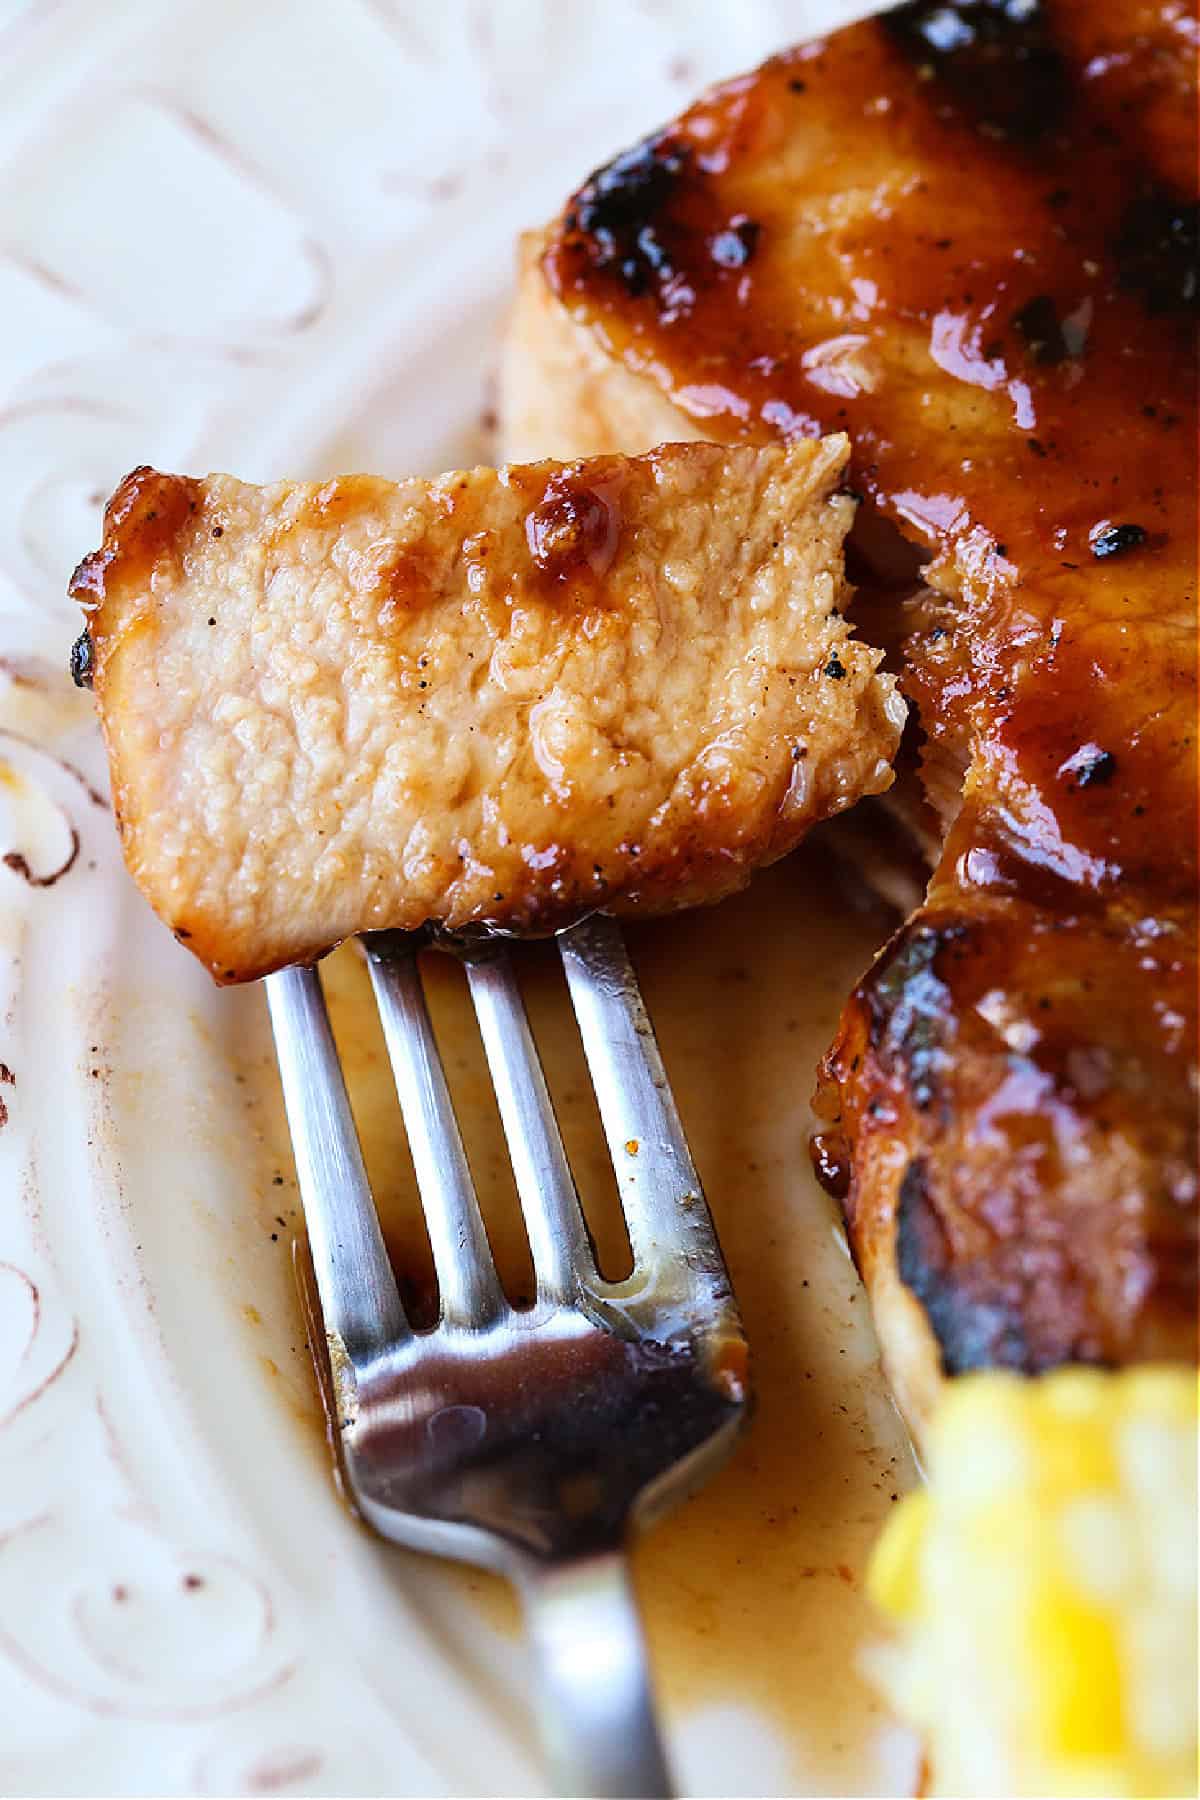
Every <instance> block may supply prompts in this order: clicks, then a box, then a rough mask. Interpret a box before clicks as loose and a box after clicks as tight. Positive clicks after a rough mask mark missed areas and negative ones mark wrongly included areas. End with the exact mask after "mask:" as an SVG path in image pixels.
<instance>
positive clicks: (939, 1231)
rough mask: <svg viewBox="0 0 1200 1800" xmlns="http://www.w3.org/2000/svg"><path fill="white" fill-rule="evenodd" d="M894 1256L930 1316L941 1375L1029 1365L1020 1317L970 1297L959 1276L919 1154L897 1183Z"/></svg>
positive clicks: (926, 1313) (1029, 1358)
mask: <svg viewBox="0 0 1200 1800" xmlns="http://www.w3.org/2000/svg"><path fill="white" fill-rule="evenodd" d="M896 1260H897V1265H898V1267H899V1271H900V1279H901V1281H902V1282H903V1283H904V1285H905V1287H906V1288H908V1289H909V1291H910V1293H912V1294H913V1296H914V1297H915V1298H916V1299H917V1300H918V1301H919V1302H920V1304H921V1306H922V1307H923V1309H924V1311H925V1315H926V1317H927V1318H928V1320H929V1324H930V1327H931V1329H932V1331H933V1335H934V1337H935V1338H936V1339H937V1343H938V1349H939V1351H940V1353H941V1360H942V1369H943V1371H944V1373H945V1374H947V1375H962V1374H965V1373H966V1371H967V1370H969V1369H986V1368H1006V1369H1025V1370H1027V1369H1030V1368H1031V1366H1032V1358H1031V1355H1030V1350H1029V1345H1028V1343H1027V1342H1026V1339H1025V1334H1024V1331H1023V1330H1022V1327H1021V1322H1020V1320H1019V1319H1017V1318H1015V1317H1013V1316H1012V1315H1011V1313H1008V1312H1006V1311H1005V1310H1004V1309H1003V1308H1002V1307H999V1306H996V1305H994V1304H992V1303H990V1302H987V1301H982V1300H979V1299H977V1298H975V1297H973V1296H972V1294H971V1293H970V1292H969V1291H968V1289H967V1288H966V1286H965V1285H964V1284H963V1283H962V1282H961V1281H960V1280H959V1279H958V1278H957V1275H956V1272H955V1269H954V1267H953V1253H952V1250H951V1246H950V1244H949V1242H948V1241H947V1238H946V1233H945V1231H944V1230H943V1228H942V1223H941V1220H940V1219H939V1218H938V1215H937V1212H936V1210H935V1208H934V1206H933V1203H932V1202H931V1200H930V1197H929V1192H928V1186H927V1171H926V1166H925V1163H924V1161H923V1160H922V1159H921V1158H919V1157H914V1158H913V1160H912V1161H911V1162H910V1163H909V1165H908V1167H907V1168H906V1169H905V1171H904V1176H903V1178H902V1180H901V1183H900V1198H899V1204H898V1207H897V1211H896Z"/></svg>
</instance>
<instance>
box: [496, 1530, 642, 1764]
mask: <svg viewBox="0 0 1200 1800" xmlns="http://www.w3.org/2000/svg"><path fill="white" fill-rule="evenodd" d="M520 1587H521V1597H522V1600H523V1602H524V1607H525V1619H526V1625H527V1628H528V1631H529V1636H530V1640H531V1642H532V1645H533V1653H534V1660H535V1664H536V1669H537V1678H538V1707H539V1715H540V1722H541V1731H542V1742H543V1744H544V1746H545V1750H546V1755H547V1758H548V1760H549V1763H550V1771H551V1775H552V1777H553V1780H554V1792H555V1794H556V1795H561V1796H564V1797H566V1796H585V1797H588V1800H665V1797H669V1796H670V1795H672V1794H673V1793H674V1791H675V1790H674V1788H673V1787H672V1785H671V1777H670V1775H669V1773H668V1771H667V1763H666V1757H665V1755H664V1754H663V1747H662V1740H661V1739H660V1737H659V1734H658V1726H657V1724H656V1722H655V1717H654V1698H653V1691H652V1688H651V1684H650V1669H649V1664H648V1662H647V1659H646V1645H645V1640H644V1638H643V1636H642V1626H641V1621H640V1619H639V1618H638V1610H637V1602H636V1601H635V1599H634V1597H633V1589H632V1587H631V1586H630V1581H629V1571H628V1568H627V1566H626V1561H625V1557H624V1555H623V1554H622V1552H621V1551H619V1550H611V1551H605V1552H602V1553H600V1554H596V1555H592V1556H583V1557H576V1558H572V1559H570V1560H568V1561H564V1562H557V1563H549V1564H537V1565H534V1566H531V1567H528V1568H526V1569H525V1570H523V1571H522V1575H521V1579H520Z"/></svg>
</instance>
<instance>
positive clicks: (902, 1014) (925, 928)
mask: <svg viewBox="0 0 1200 1800" xmlns="http://www.w3.org/2000/svg"><path fill="white" fill-rule="evenodd" d="M968 935H969V934H968V931H967V927H966V926H965V925H917V926H915V927H913V928H912V929H911V930H910V931H909V932H907V933H902V934H901V936H900V938H899V940H898V941H897V942H896V943H895V945H894V947H893V949H892V951H891V952H890V953H888V954H887V955H885V957H884V958H883V959H882V961H881V962H880V964H879V965H877V967H876V969H875V970H874V971H873V972H872V974H871V975H870V976H869V977H868V979H867V981H866V982H865V984H864V987H863V990H862V991H863V994H864V997H865V999H866V1002H867V1013H868V1020H869V1035H870V1042H871V1047H872V1049H874V1050H876V1051H878V1052H879V1055H880V1057H881V1059H882V1060H884V1061H885V1062H887V1063H891V1064H893V1065H897V1064H898V1065H900V1072H901V1073H902V1075H903V1078H904V1081H905V1083H906V1085H907V1088H908V1092H909V1095H910V1097H911V1099H912V1103H913V1105H914V1106H915V1107H917V1109H918V1110H919V1111H922V1112H924V1111H926V1110H927V1109H928V1108H929V1107H931V1106H932V1105H933V1103H934V1101H935V1100H936V1099H937V1097H938V1093H939V1090H940V1086H941V1079H942V1076H943V1074H944V1073H945V1072H946V1069H947V1066H948V1064H949V1060H950V1056H949V1051H948V1049H947V1047H946V1043H945V1038H946V1034H947V1021H948V1020H949V1019H950V1017H951V1015H952V1008H951V1005H950V999H949V995H948V993H947V990H946V984H945V982H944V981H943V980H942V978H941V976H940V974H939V973H938V971H937V967H936V964H937V961H938V958H939V956H940V955H941V954H942V953H943V952H944V951H946V950H951V951H953V952H955V953H957V954H959V955H961V954H963V952H964V949H965V943H966V940H967V938H968Z"/></svg>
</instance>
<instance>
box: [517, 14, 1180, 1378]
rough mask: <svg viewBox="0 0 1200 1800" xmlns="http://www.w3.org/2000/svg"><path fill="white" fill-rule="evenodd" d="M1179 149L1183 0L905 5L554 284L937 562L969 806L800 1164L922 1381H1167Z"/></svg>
mask: <svg viewBox="0 0 1200 1800" xmlns="http://www.w3.org/2000/svg"><path fill="white" fill-rule="evenodd" d="M1194 133H1195V22H1194V19H1193V18H1192V16H1191V15H1190V14H1189V13H1188V12H1185V11H1184V9H1183V8H1182V7H1180V6H1178V5H1175V4H1173V3H1170V0H1168V3H1167V4H1161V5H1157V6H1155V5H1144V4H1143V5H1138V4H1130V3H1127V0H1121V3H1120V4H1119V5H1118V4H1106V5H1104V6H1098V5H1095V4H1091V3H1085V0H1063V3H1061V4H1057V5H1054V6H1048V7H1046V8H1044V9H1041V10H1038V9H1034V10H1032V11H1030V10H1029V9H1025V8H1020V9H1018V8H1016V7H1012V8H1008V7H1001V6H988V7H985V6H972V5H963V6H960V7H958V8H952V7H945V6H936V7H935V6H908V7H903V8H901V9H900V10H899V11H898V12H895V13H892V14H890V15H887V16H885V17H884V18H882V19H880V20H873V21H869V22H867V23H865V24H863V25H861V26H856V27H853V28H851V29H850V30H848V31H845V32H842V33H840V34H838V35H836V36H834V37H831V38H828V39H826V40H823V41H819V42H816V43H813V44H810V45H807V46H803V47H801V48H800V49H797V50H795V51H793V52H790V53H789V54H787V55H785V56H782V57H780V58H777V59H776V60H774V61H773V62H771V63H769V64H767V65H766V66H765V67H764V68H763V69H762V70H760V71H759V72H758V73H756V74H753V75H750V76H748V77H746V78H744V79H742V80H739V81H734V82H732V83H730V84H728V85H727V86H726V87H724V88H723V89H720V90H717V91H715V92H714V93H713V94H712V95H711V96H709V97H707V98H706V99H703V100H701V101H700V102H699V103H698V104H697V105H696V106H695V107H693V108H692V109H691V111H690V112H688V113H687V114H685V115H684V117H683V118H682V119H681V120H680V121H679V122H678V123H677V124H675V125H672V126H670V127H668V128H667V129H666V130H665V131H664V132H662V133H660V134H658V135H657V136H656V137H654V138H652V139H650V140H647V142H646V143H645V144H643V145H641V146H639V147H637V148H636V149H635V150H634V151H632V152H629V153H627V154H626V155H625V156H624V157H622V158H618V159H617V160H616V161H615V162H614V163H613V164H610V165H609V167H608V168H607V169H606V170H603V171H600V172H599V173H598V174H597V175H596V176H594V177H593V178H592V179H591V180H590V181H589V182H588V183H587V184H586V185H585V186H584V187H583V188H582V189H581V190H580V191H579V193H578V194H577V195H576V196H575V198H574V199H573V200H572V202H571V203H570V204H569V206H568V207H567V209H566V211H565V214H564V216H563V219H562V220H561V222H560V224H559V226H558V228H557V229H556V230H555V231H554V232H553V233H552V234H551V239H550V242H549V245H548V248H547V252H546V256H545V263H544V267H545V271H546V274H547V277H548V279H549V281H550V283H551V285H552V287H553V288H554V289H555V291H556V292H557V293H558V294H559V296H560V297H561V299H562V300H563V302H564V303H565V305H566V306H567V307H568V308H569V309H570V310H571V311H572V312H573V313H574V315H575V316H576V317H577V318H578V319H579V320H580V321H582V322H584V323H586V324H587V325H588V326H589V327H590V328H591V329H592V330H593V331H594V332H595V333H596V334H597V335H598V336H599V338H600V340H601V342H602V343H603V344H604V345H605V347H606V348H607V349H608V350H609V351H610V352H611V353H613V354H614V355H616V356H618V357H619V358H621V359H623V360H624V362H625V363H626V365H627V366H628V367H630V368H631V369H633V370H635V371H639V372H641V373H643V374H644V375H645V376H646V377H648V378H649V379H652V380H654V381H656V382H657V383H658V384H660V385H661V386H662V387H663V388H664V390H665V391H666V392H667V393H668V395H669V396H670V398H671V399H672V400H673V402H674V403H675V404H676V405H677V406H678V407H679V408H680V409H681V410H682V411H684V412H685V413H689V414H690V415H692V417H694V418H697V419H701V420H703V421H704V422H705V428H706V430H708V431H709V432H710V433H711V434H712V435H715V436H719V437H744V438H751V439H757V438H762V437H764V436H767V435H770V434H773V433H782V434H783V435H785V436H790V435H793V434H797V433H799V434H806V433H811V432H816V431H819V430H827V429H829V428H830V427H831V426H837V427H844V428H845V429H847V430H848V431H849V432H850V434H851V437H852V441H853V443H854V446H855V457H854V462H853V466H852V472H851V479H852V481H853V482H854V484H855V485H856V486H857V488H858V489H859V490H860V491H861V492H862V493H864V494H865V495H866V496H867V498H868V499H869V501H870V502H871V504H872V507H873V508H874V509H875V511H876V514H877V515H878V516H881V517H882V518H883V519H884V520H887V521H890V522H891V523H892V524H893V525H895V526H898V527H899V528H900V529H901V530H902V531H903V532H904V533H905V534H906V536H907V537H908V538H910V539H911V540H913V541H915V542H916V543H917V544H918V545H919V546H920V547H921V548H922V549H923V550H924V551H925V552H926V553H927V554H928V555H929V557H930V559H931V560H930V563H929V567H928V570H927V577H928V579H929V581H930V582H931V583H932V584H933V586H934V587H935V588H936V589H937V590H938V592H939V594H940V595H941V596H942V600H943V602H944V604H942V605H941V606H939V607H935V608H930V607H923V608H922V607H916V608H914V607H912V606H910V605H905V604H903V603H902V602H901V600H900V598H899V596H898V597H897V604H896V609H895V624H894V627H893V630H894V636H895V639H896V640H897V642H896V650H897V653H898V654H899V655H900V656H901V657H902V660H903V666H904V686H905V688H906V691H907V693H908V694H909V696H910V697H911V698H912V699H913V700H915V701H916V703H917V706H918V708H919V714H920V721H921V726H922V728H923V730H924V732H925V734H926V735H927V739H928V745H929V754H928V756H927V760H928V762H929V763H930V766H932V764H933V763H934V762H935V761H938V762H940V763H941V764H942V766H943V768H944V766H945V765H946V764H947V763H949V764H950V765H951V766H957V767H961V768H964V769H965V770H966V776H965V785H964V788H963V797H962V806H961V810H960V811H959V812H958V816H957V819H956V821H955V822H954V824H953V828H952V829H951V830H950V833H949V836H948V838H947V841H946V843H945V846H944V850H943V853H942V855H941V858H940V861H939V863H938V866H937V868H936V870H935V873H934V878H933V882H932V886H931V889H930V894H929V898H928V902H927V905H926V907H925V908H924V909H923V910H922V911H921V912H920V913H919V914H918V915H916V917H914V919H913V920H911V921H910V922H909V924H908V925H907V926H906V927H905V929H904V931H903V932H902V933H901V935H900V936H899V938H898V939H897V940H896V941H895V943H894V944H893V946H892V947H891V949H890V951H889V952H888V954H887V956H886V957H885V959H884V960H883V961H882V962H881V963H879V964H878V965H877V966H876V968H875V969H874V970H873V971H872V973H871V975H870V976H869V977H868V978H867V980H866V981H865V982H864V983H863V984H862V985H861V986H860V988H859V989H858V990H857V992H856V994H855V996H854V997H853V999H852V1001H851V1003H850V1005H849V1008H848V1010H847V1013H846V1015H845V1017H844V1021H843V1026H842V1030H841V1034H840V1036H839V1039H838V1042H837V1044H836V1045H835V1048H834V1050H833V1051H832V1052H831V1054H830V1056H829V1058H828V1059H827V1061H826V1064H825V1092H824V1098H823V1102H822V1104H823V1108H824V1110H825V1111H826V1112H827V1114H828V1115H829V1121H830V1127H831V1130H830V1133H829V1135H828V1136H827V1138H826V1141H825V1143H824V1145H823V1154H824V1158H825V1161H826V1163H827V1165H829V1167H830V1168H831V1170H832V1171H833V1172H834V1173H833V1177H832V1178H833V1179H835V1180H836V1179H838V1175H837V1171H838V1168H839V1166H840V1165H843V1164H844V1165H845V1168H844V1171H843V1173H844V1179H845V1182H846V1185H847V1187H848V1195H847V1206H848V1213H849V1217H850V1221H851V1224H852V1226H853V1227H854V1232H855V1242H856V1248H857V1251H858V1254H859V1256H860V1258H861V1259H862V1262H863V1266H864V1272H865V1273H866V1274H867V1277H868V1281H869V1282H870V1281H872V1279H873V1276H874V1275H875V1274H877V1273H878V1274H883V1273H884V1272H885V1271H886V1270H890V1269H893V1268H895V1267H899V1270H900V1274H901V1279H902V1281H903V1283H904V1285H905V1287H906V1288H907V1290H908V1292H909V1293H910V1294H912V1295H915V1296H916V1297H917V1299H918V1300H919V1302H920V1304H921V1306H922V1308H923V1309H924V1312H925V1316H926V1318H927V1320H928V1321H929V1323H930V1324H931V1326H932V1328H933V1335H934V1338H935V1339H936V1352H935V1354H936V1356H937V1357H938V1359H940V1362H941V1365H942V1367H943V1368H945V1369H948V1370H954V1369H958V1368H963V1367H970V1366H973V1365H974V1364H977V1363H986V1362H1002V1363H1009V1364H1013V1365H1016V1366H1019V1367H1023V1368H1036V1367H1040V1366H1042V1365H1044V1364H1046V1363H1050V1362H1054V1361H1058V1360H1062V1359H1063V1358H1072V1357H1077V1358H1086V1359H1097V1360H1122V1359H1125V1358H1128V1357H1134V1356H1139V1355H1143V1354H1148V1353H1157V1352H1159V1351H1162V1350H1164V1349H1166V1350H1170V1351H1179V1352H1181V1353H1185V1354H1191V1353H1193V1352H1194V1348H1195V1276H1196V1263H1195V1242H1196V1173H1195V1131H1196V1101H1195V1085H1194V1084H1195V981H1196V933H1195V883H1196V833H1195V795H1196V782H1195V772H1196V758H1195V724H1196V682H1195V564H1196V511H1195V499H1196V452H1195V353H1194V352H1195V334H1194V315H1195V300H1196V205H1195V190H1194V186H1191V185H1184V184H1190V183H1191V182H1192V181H1193V179H1194V176H1193V173H1192V167H1191V165H1192V162H1193V160H1194ZM877 611H878V608H876V612H877ZM950 810H951V812H952V811H953V808H951V809H950ZM943 815H945V809H943ZM839 1134H840V1137H841V1140H842V1142H841V1144H840V1145H839V1143H838V1137H839ZM901 1354H905V1352H900V1351H897V1355H898V1356H899V1355H901Z"/></svg>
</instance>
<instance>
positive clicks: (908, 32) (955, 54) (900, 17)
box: [879, 0, 1075, 144]
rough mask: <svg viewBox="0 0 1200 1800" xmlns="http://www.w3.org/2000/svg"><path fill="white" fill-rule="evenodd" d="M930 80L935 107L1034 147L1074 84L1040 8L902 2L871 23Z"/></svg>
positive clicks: (1006, 0) (973, 1)
mask: <svg viewBox="0 0 1200 1800" xmlns="http://www.w3.org/2000/svg"><path fill="white" fill-rule="evenodd" d="M879 25H880V29H881V30H883V31H884V32H885V33H886V34H887V36H888V37H889V38H891V39H892V41H893V42H894V43H896V44H898V45H899V46H900V48H901V49H902V50H903V51H904V52H905V54H906V55H907V56H908V57H910V58H911V60H912V61H913V62H915V63H917V64H918V66H920V67H922V68H931V69H932V70H933V72H934V75H935V77H936V79H937V83H938V90H939V91H938V93H937V104H938V105H939V107H940V108H941V109H943V110H945V108H946V105H947V102H949V103H950V105H951V106H952V108H953V110H955V111H959V112H963V113H965V114H966V115H967V116H968V117H970V118H972V119H973V120H974V122H975V124H976V125H977V126H978V128H979V129H980V130H981V131H983V132H986V133H987V134H988V135H989V136H992V137H1003V138H1008V139H1010V140H1012V141H1015V142H1017V143H1022V144H1034V143H1036V142H1037V140H1038V139H1039V138H1042V137H1044V136H1046V135H1047V134H1049V133H1050V132H1052V131H1054V130H1055V129H1056V128H1057V127H1058V126H1059V125H1060V124H1061V122H1062V120H1063V118H1064V116H1065V114H1066V113H1067V112H1068V111H1069V110H1070V107H1071V105H1072V101H1073V99H1074V93H1075V89H1074V85H1073V83H1072V81H1071V78H1070V74H1069V71H1068V69H1067V65H1066V63H1065V61H1064V59H1063V57H1062V55H1061V53H1060V52H1059V50H1058V48H1057V46H1056V45H1055V43H1054V42H1053V39H1052V37H1051V35H1050V30H1049V26H1048V22H1047V20H1046V16H1045V11H1044V9H1043V7H1042V6H1040V5H1038V4H1036V3H1035V4H1034V5H1032V6H1030V5H1025V4H1022V3H1021V0H955V3H954V4H950V5H947V4H945V0H910V4H908V5H906V6H900V7H897V8H896V10H895V11H894V12H889V13H885V14H884V15H883V16H882V18H881V19H880V21H879Z"/></svg>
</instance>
